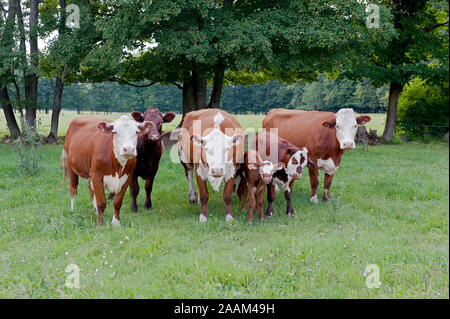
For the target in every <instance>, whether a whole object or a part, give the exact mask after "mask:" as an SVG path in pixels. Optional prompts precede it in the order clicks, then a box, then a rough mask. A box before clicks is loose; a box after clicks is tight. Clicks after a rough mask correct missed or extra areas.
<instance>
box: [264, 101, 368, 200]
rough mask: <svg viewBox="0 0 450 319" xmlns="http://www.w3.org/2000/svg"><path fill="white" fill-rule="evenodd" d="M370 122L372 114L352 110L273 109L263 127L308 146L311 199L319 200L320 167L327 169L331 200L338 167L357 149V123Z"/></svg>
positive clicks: (326, 193)
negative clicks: (349, 152)
mask: <svg viewBox="0 0 450 319" xmlns="http://www.w3.org/2000/svg"><path fill="white" fill-rule="evenodd" d="M369 121H370V116H368V115H360V116H356V114H355V112H354V111H353V109H340V110H339V111H338V112H337V113H332V112H320V111H299V110H286V109H273V110H270V112H269V113H267V116H266V118H265V119H264V120H263V123H262V126H263V128H265V129H267V130H270V129H273V128H276V129H278V134H279V136H281V137H283V138H285V139H287V140H289V141H290V142H291V143H292V144H294V145H296V146H298V147H303V146H305V147H306V148H307V149H308V158H309V160H310V161H311V162H312V163H313V164H314V165H311V166H308V168H309V178H310V183H311V197H310V198H311V201H312V202H314V203H317V202H318V201H317V187H318V185H319V175H318V169H321V170H323V171H324V172H325V180H324V193H323V201H324V202H327V201H329V199H330V187H331V181H332V180H333V175H334V173H335V172H336V170H337V169H338V168H339V165H340V163H341V157H342V154H344V151H345V150H350V149H353V148H355V135H356V129H357V126H358V125H363V124H365V123H367V122H369Z"/></svg>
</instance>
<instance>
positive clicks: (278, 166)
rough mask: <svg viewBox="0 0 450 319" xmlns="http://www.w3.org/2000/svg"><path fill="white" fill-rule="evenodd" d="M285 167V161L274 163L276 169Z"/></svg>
mask: <svg viewBox="0 0 450 319" xmlns="http://www.w3.org/2000/svg"><path fill="white" fill-rule="evenodd" d="M284 167H285V165H284V163H283V162H279V163H276V164H275V165H274V168H275V170H276V171H279V170H280V169H283V168H284Z"/></svg>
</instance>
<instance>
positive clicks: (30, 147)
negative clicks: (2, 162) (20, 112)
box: [17, 118, 42, 175]
mask: <svg viewBox="0 0 450 319" xmlns="http://www.w3.org/2000/svg"><path fill="white" fill-rule="evenodd" d="M20 123H21V126H22V135H21V136H20V138H19V140H18V142H17V169H18V170H19V174H20V175H36V174H37V172H38V171H39V170H40V169H41V161H42V155H41V148H42V137H41V135H39V133H38V132H37V127H38V124H39V122H36V128H32V127H30V126H29V125H28V123H27V122H26V121H25V120H24V119H23V118H21V120H20Z"/></svg>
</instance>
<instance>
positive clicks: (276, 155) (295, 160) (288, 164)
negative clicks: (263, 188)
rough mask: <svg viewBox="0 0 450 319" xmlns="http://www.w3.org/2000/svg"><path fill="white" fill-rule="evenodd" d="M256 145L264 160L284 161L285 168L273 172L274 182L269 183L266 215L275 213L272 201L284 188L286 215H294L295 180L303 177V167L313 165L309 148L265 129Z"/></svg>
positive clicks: (256, 140) (257, 139) (257, 138)
mask: <svg viewBox="0 0 450 319" xmlns="http://www.w3.org/2000/svg"><path fill="white" fill-rule="evenodd" d="M255 146H256V149H257V150H258V153H259V155H260V156H261V158H262V159H263V160H269V161H271V162H272V163H279V162H282V163H284V169H281V170H278V171H276V172H275V173H274V174H273V178H272V182H270V183H269V184H268V185H267V210H266V215H267V216H269V217H270V216H272V215H273V207H272V203H273V202H274V201H275V198H276V192H277V191H278V190H280V189H284V197H285V199H286V205H287V206H286V215H287V216H290V217H292V216H294V209H293V208H292V203H291V198H292V186H293V185H294V181H295V180H297V179H300V178H301V177H302V172H303V168H304V167H305V166H306V165H308V164H309V165H312V163H310V162H309V161H308V149H307V148H306V147H297V146H295V145H293V144H292V143H290V142H289V141H288V140H286V139H284V138H281V137H279V136H278V135H277V134H276V133H274V132H269V131H266V130H263V131H262V132H261V133H259V134H258V135H257V136H256V139H255Z"/></svg>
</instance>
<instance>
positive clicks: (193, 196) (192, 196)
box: [183, 165, 197, 204]
mask: <svg viewBox="0 0 450 319" xmlns="http://www.w3.org/2000/svg"><path fill="white" fill-rule="evenodd" d="M183 166H184V173H185V174H186V178H187V180H188V183H189V203H191V204H195V203H196V202H197V193H196V192H195V186H194V174H195V173H194V169H193V168H190V167H187V166H186V165H183Z"/></svg>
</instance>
